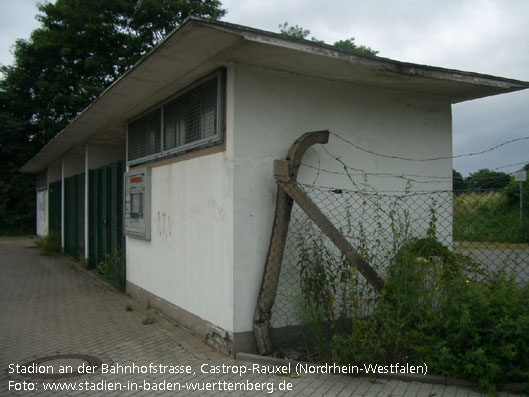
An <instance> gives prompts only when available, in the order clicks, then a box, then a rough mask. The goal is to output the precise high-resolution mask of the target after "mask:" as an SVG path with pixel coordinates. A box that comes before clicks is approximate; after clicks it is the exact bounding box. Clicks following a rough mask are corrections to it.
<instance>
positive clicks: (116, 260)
mask: <svg viewBox="0 0 529 397" xmlns="http://www.w3.org/2000/svg"><path fill="white" fill-rule="evenodd" d="M96 270H97V273H98V274H100V275H102V276H103V277H105V278H106V279H107V280H108V281H110V283H111V284H112V285H114V286H115V287H116V288H118V289H120V290H121V291H124V290H125V280H126V278H125V255H124V254H123V252H122V251H121V250H118V251H116V252H114V253H113V254H107V255H106V256H105V259H104V260H102V261H101V262H99V264H98V265H97V268H96Z"/></svg>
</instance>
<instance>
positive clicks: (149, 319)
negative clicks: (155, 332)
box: [142, 316, 154, 325]
mask: <svg viewBox="0 0 529 397" xmlns="http://www.w3.org/2000/svg"><path fill="white" fill-rule="evenodd" d="M152 323H154V318H152V317H151V316H147V317H145V318H144V319H143V321H142V324H143V325H151V324H152Z"/></svg>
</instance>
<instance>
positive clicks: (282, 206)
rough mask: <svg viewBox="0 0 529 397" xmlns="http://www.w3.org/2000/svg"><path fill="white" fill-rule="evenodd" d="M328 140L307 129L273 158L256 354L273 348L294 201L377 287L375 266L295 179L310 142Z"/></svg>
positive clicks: (326, 134)
mask: <svg viewBox="0 0 529 397" xmlns="http://www.w3.org/2000/svg"><path fill="white" fill-rule="evenodd" d="M328 141H329V131H314V132H307V133H305V134H303V135H301V136H300V137H299V138H298V139H296V141H295V142H294V143H293V144H292V146H291V147H290V150H289V151H288V155H287V158H286V160H276V161H275V162H274V177H275V178H276V181H277V182H278V189H277V198H276V210H275V215H274V224H273V228H272V235H271V237H270V245H269V247H268V253H267V255H266V262H265V268H264V274H263V280H262V282H261V288H260V290H259V296H258V298H257V305H256V308H255V313H254V317H253V329H254V334H255V341H256V344H257V348H258V350H259V353H260V354H263V355H266V354H271V353H273V351H274V346H273V342H272V337H271V334H270V330H271V327H270V317H271V309H272V306H273V304H274V301H275V297H276V293H277V285H278V282H279V274H280V272H281V262H282V260H283V253H284V250H285V243H286V239H287V233H288V224H289V222H290V215H291V213H292V206H293V203H294V201H296V203H297V204H298V205H299V206H300V207H301V209H303V211H305V212H306V213H307V215H308V216H309V217H310V219H312V221H313V222H314V223H315V224H316V225H317V226H318V227H319V228H320V229H321V231H322V232H323V233H325V235H327V237H329V238H330V239H331V241H332V242H333V243H334V244H335V245H336V247H337V248H338V249H339V250H340V251H341V252H343V254H344V255H345V256H346V258H347V259H348V260H349V261H350V262H351V263H353V264H354V265H355V266H356V267H357V268H358V270H359V271H360V273H361V274H362V275H363V276H364V277H365V278H366V280H367V281H368V282H369V283H370V284H371V285H372V286H373V287H374V288H375V290H376V291H381V289H382V286H383V281H382V279H381V278H380V276H379V275H378V274H377V273H376V272H375V270H374V269H373V268H372V267H371V266H370V265H369V264H368V263H367V262H366V261H365V260H364V259H363V258H362V257H361V256H360V254H358V252H357V251H356V250H355V249H354V248H353V247H352V246H351V244H350V243H349V242H348V241H347V239H346V238H345V237H344V236H343V235H342V233H340V231H339V230H338V229H336V227H335V226H334V225H333V224H332V222H331V221H329V220H328V219H327V217H326V216H325V215H324V214H323V213H322V212H321V210H320V209H319V208H318V207H317V206H316V204H314V203H313V202H312V200H311V199H310V197H309V196H307V195H306V194H305V192H303V190H301V189H300V188H299V187H298V185H297V184H296V183H295V182H296V179H297V175H298V169H299V166H300V165H301V159H302V158H303V155H304V154H305V152H306V151H307V149H308V148H309V147H311V146H312V145H314V144H317V143H320V144H325V143H327V142H328Z"/></svg>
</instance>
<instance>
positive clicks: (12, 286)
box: [0, 237, 507, 397]
mask: <svg viewBox="0 0 529 397" xmlns="http://www.w3.org/2000/svg"><path fill="white" fill-rule="evenodd" d="M32 246H33V242H32V241H31V240H30V239H21V238H1V237H0V368H1V372H0V395H24V396H33V395H35V396H41V395H53V396H102V395H116V396H118V395H151V394H156V395H175V394H179V395H190V396H202V395H212V396H214V395H233V396H255V395H267V394H273V395H292V396H294V395H302V396H309V395H310V396H323V395H325V396H429V397H434V396H437V397H440V396H473V395H478V394H477V393H475V392H473V391H471V390H469V389H467V388H462V387H456V386H441V385H429V384H422V383H417V382H402V381H394V380H392V381H390V380H377V381H372V380H370V379H368V378H365V377H348V376H338V375H303V376H301V377H289V376H278V375H275V374H257V373H252V374H246V375H244V376H240V375H239V374H238V373H233V372H234V371H238V372H240V371H241V370H242V368H246V367H244V364H243V363H242V362H241V361H235V360H233V359H230V358H226V357H224V356H221V355H220V354H218V353H216V352H215V351H213V350H212V349H210V348H209V347H208V346H206V345H205V344H203V343H202V342H201V341H200V340H198V339H196V338H195V337H193V336H191V335H189V334H188V333H186V332H185V331H183V330H182V329H180V328H178V327H176V326H174V325H172V324H171V323H169V322H167V321H164V319H163V318H160V317H159V316H156V315H155V314H153V313H152V312H151V311H149V310H148V309H146V308H142V307H141V306H140V305H139V304H138V303H136V302H135V301H133V300H132V299H130V298H129V297H127V296H126V295H124V294H121V293H119V292H116V291H115V290H114V289H113V288H112V287H110V286H108V285H107V284H106V283H104V282H102V281H101V280H98V279H94V278H93V277H92V276H91V275H90V274H89V273H88V272H85V271H82V270H79V269H77V268H76V266H75V265H74V264H73V263H72V262H71V261H69V260H68V259H66V258H63V257H46V256H41V255H39V251H38V249H36V248H32ZM127 305H130V306H131V307H132V308H133V310H132V311H127V310H126V307H127ZM147 316H150V317H152V318H154V323H153V324H150V325H144V324H143V320H144V319H145V318H146V317H147ZM73 353H76V354H85V355H90V356H95V357H97V358H99V359H100V360H101V361H102V362H103V365H106V368H107V371H106V373H102V368H100V369H98V371H97V372H96V373H95V374H91V375H87V374H85V375H78V376H76V377H69V378H67V379H61V380H57V379H42V378H35V377H27V375H25V376H24V375H22V374H17V373H9V372H10V368H11V372H14V371H15V368H16V367H15V365H16V364H25V363H28V362H29V361H31V360H35V359H37V358H41V357H47V356H52V355H56V354H73ZM151 363H152V364H153V365H154V366H156V369H157V371H156V373H155V371H154V368H153V367H152V366H151V367H149V364H151ZM160 364H162V365H167V366H169V367H165V368H164V369H165V373H161V371H160V367H159V365H160ZM123 366H129V367H128V368H127V367H123ZM181 366H182V367H183V368H181ZM185 366H189V369H190V371H191V373H189V374H185V373H184V374H171V373H169V372H172V371H175V370H186V367H185ZM248 368H251V367H248ZM125 369H129V370H132V371H133V372H134V373H130V371H125ZM201 369H204V370H206V369H207V370H208V373H203V372H202V371H201ZM55 370H57V368H55ZM111 370H114V371H111ZM15 372H16V371H15ZM112 372H114V373H112ZM115 372H117V373H115ZM123 372H129V373H123ZM142 372H145V373H142ZM212 372H221V373H212ZM222 372H228V373H222ZM33 387H35V388H37V390H36V391H32V390H23V389H24V388H26V389H29V388H33ZM45 387H48V388H50V387H54V388H56V390H48V391H45V390H44V388H45ZM208 387H209V388H210V391H209V392H208V391H194V388H200V389H204V388H206V390H207V388H208ZM280 387H283V388H285V387H290V388H291V389H292V390H291V391H282V390H279V388H280ZM9 388H11V389H9ZM61 388H62V389H61ZM65 388H70V389H69V390H65ZM74 388H75V389H76V390H74ZM164 388H165V390H158V389H164ZM169 388H172V389H174V391H173V390H169ZM219 388H221V389H223V390H225V391H222V390H221V391H219ZM230 388H231V391H230V390H229V389H230ZM17 389H20V390H17ZM87 389H88V390H87ZM148 389H150V390H148ZM155 389H156V390H155ZM250 389H251V390H250ZM272 390H273V393H270V392H271V391H272ZM153 391H154V392H153ZM503 395H507V394H503Z"/></svg>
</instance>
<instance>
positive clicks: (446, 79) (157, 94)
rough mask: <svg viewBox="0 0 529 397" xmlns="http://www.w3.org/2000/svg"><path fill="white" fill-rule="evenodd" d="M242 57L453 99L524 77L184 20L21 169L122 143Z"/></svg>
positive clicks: (506, 86) (496, 90) (503, 87)
mask: <svg viewBox="0 0 529 397" xmlns="http://www.w3.org/2000/svg"><path fill="white" fill-rule="evenodd" d="M234 62H235V63H241V64H246V65H251V66H258V67H263V68H269V69H273V70H279V71H284V72H290V73H295V74H299V75H305V76H310V77H316V78H322V79H329V80H334V81H341V82H347V83H354V84H360V85H365V86H374V87H380V88H388V89H393V90H401V91H413V92H420V93H429V94H433V95H442V96H445V97H447V98H448V99H449V100H450V101H451V102H452V103H457V102H461V101H466V100H470V99H475V98H482V97H486V96H490V95H496V94H502V93H506V92H511V91H517V90H522V89H525V88H528V87H529V83H528V82H523V81H518V80H512V79H506V78H501V77H495V76H489V75H483V74H477V73H471V72H462V71H458V70H450V69H444V68H438V67H432V66H425V65H418V64H412V63H404V62H399V61H395V60H391V59H387V58H381V57H376V56H370V55H365V54H361V53H358V52H355V51H348V50H342V49H339V48H336V47H334V46H330V45H326V44H320V43H316V42H313V41H307V40H298V39H294V38H290V37H286V36H283V35H280V34H277V33H271V32H266V31H261V30H256V29H251V28H247V27H243V26H239V25H233V24H229V23H225V22H217V21H206V20H203V19H199V18H188V19H187V20H186V21H185V22H184V23H182V24H181V25H180V26H178V27H177V28H176V29H175V30H174V31H173V32H171V33H170V34H169V35H168V36H167V37H166V38H165V39H164V40H163V41H161V42H160V43H159V44H158V45H157V46H156V47H155V48H154V49H153V50H152V51H150V52H149V53H148V54H147V55H145V56H144V57H143V58H142V59H141V60H140V61H138V62H137V63H136V65H134V67H132V68H131V69H130V70H129V71H127V72H126V73H125V74H123V75H122V76H121V77H120V78H119V79H118V80H116V81H115V82H114V83H113V84H112V85H110V86H109V87H108V88H107V89H106V90H105V91H104V92H103V93H102V94H101V95H100V96H99V97H98V98H97V99H96V100H95V101H94V102H92V103H91V104H90V105H89V106H88V107H87V108H86V109H85V110H83V111H82V112H81V113H80V114H79V115H78V116H77V118H76V119H75V120H73V121H72V122H71V123H70V124H69V125H68V126H67V127H66V128H64V129H63V130H62V131H61V132H60V133H59V134H57V136H55V138H53V139H52V140H51V141H50V142H49V143H48V144H47V145H46V146H45V147H44V148H43V149H42V150H41V151H40V152H39V153H38V154H37V155H35V156H34V157H33V158H32V159H31V160H29V161H28V162H27V163H26V164H25V165H24V166H23V167H22V169H21V170H22V171H23V172H30V173H37V172H40V171H42V170H43V169H44V168H45V167H46V165H47V164H48V163H50V162H52V161H54V160H56V159H57V158H58V157H60V156H62V155H63V154H64V153H65V152H66V151H68V150H70V149H71V148H73V147H75V146H78V145H83V144H123V143H124V139H125V138H124V136H125V125H126V122H127V120H129V119H130V118H132V117H134V116H136V115H137V114H139V113H141V112H143V111H145V110H147V109H149V108H151V107H152V106H154V105H156V104H157V103H159V102H161V101H162V100H164V99H165V98H167V97H168V96H170V95H172V94H174V93H176V92H178V91H179V90H181V89H183V88H185V87H186V86H187V85H189V84H191V83H192V82H193V81H195V80H197V79H198V78H200V77H202V76H204V75H205V74H208V73H210V72H212V71H214V70H216V69H218V68H219V67H221V66H224V65H227V64H230V63H234Z"/></svg>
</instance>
